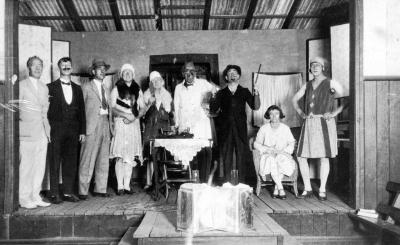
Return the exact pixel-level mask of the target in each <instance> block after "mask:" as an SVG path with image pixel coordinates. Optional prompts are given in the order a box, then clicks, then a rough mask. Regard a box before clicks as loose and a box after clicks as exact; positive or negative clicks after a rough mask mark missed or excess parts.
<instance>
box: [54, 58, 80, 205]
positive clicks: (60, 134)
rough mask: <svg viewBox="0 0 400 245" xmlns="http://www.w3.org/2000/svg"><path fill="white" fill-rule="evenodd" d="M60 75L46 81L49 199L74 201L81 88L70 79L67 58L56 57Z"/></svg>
mask: <svg viewBox="0 0 400 245" xmlns="http://www.w3.org/2000/svg"><path fill="white" fill-rule="evenodd" d="M57 65H58V68H59V70H60V78H59V79H57V80H56V81H54V82H52V83H50V84H48V85H47V86H48V88H49V97H50V106H49V111H48V113H47V116H48V118H49V122H50V126H51V132H50V135H51V144H50V149H49V150H50V151H51V154H50V156H51V160H50V197H49V200H50V202H51V203H54V204H58V203H61V202H62V201H63V200H64V201H68V202H77V201H79V199H78V198H77V197H76V196H75V195H74V188H75V184H76V172H77V168H78V150H79V142H83V141H84V140H85V133H86V121H85V104H84V101H83V94H82V89H81V87H80V86H79V85H77V84H75V83H73V82H72V81H71V73H72V63H71V58H69V57H64V58H61V59H60V60H59V61H58V64H57ZM60 166H62V167H61V169H62V171H61V173H62V176H61V177H62V183H63V196H62V198H61V197H60V193H59V188H58V182H59V178H60V176H59V174H60Z"/></svg>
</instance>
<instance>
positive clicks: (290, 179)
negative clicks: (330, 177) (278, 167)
mask: <svg viewBox="0 0 400 245" xmlns="http://www.w3.org/2000/svg"><path fill="white" fill-rule="evenodd" d="M254 141H255V139H254V138H253V137H252V138H250V140H249V145H250V150H251V152H252V154H253V162H254V168H255V171H256V175H257V187H256V195H257V196H259V195H260V191H261V187H262V186H267V185H274V182H273V180H272V177H271V175H270V174H269V175H267V176H266V181H263V180H262V179H261V176H260V174H259V171H260V159H261V154H260V152H259V151H258V150H256V149H254ZM295 148H296V147H295ZM293 155H294V154H293ZM293 159H294V160H295V163H296V164H295V169H294V171H293V173H292V175H291V176H284V177H283V179H282V184H283V185H289V186H292V187H293V193H294V194H295V195H296V196H298V191H297V177H298V176H299V168H298V166H297V164H298V163H297V159H296V157H295V156H293Z"/></svg>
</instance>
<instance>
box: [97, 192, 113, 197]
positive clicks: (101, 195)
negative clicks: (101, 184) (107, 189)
mask: <svg viewBox="0 0 400 245" xmlns="http://www.w3.org/2000/svg"><path fill="white" fill-rule="evenodd" d="M93 196H95V197H110V196H111V195H110V194H109V193H98V192H93Z"/></svg>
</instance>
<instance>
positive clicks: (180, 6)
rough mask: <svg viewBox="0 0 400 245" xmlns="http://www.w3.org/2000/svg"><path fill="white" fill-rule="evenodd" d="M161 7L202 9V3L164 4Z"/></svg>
mask: <svg viewBox="0 0 400 245" xmlns="http://www.w3.org/2000/svg"><path fill="white" fill-rule="evenodd" d="M160 8H161V9H204V6H203V5H164V6H161V7H160Z"/></svg>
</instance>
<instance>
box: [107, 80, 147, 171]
mask: <svg viewBox="0 0 400 245" xmlns="http://www.w3.org/2000/svg"><path fill="white" fill-rule="evenodd" d="M111 93H112V95H111V97H112V98H115V97H118V95H117V94H118V91H117V88H116V87H115V88H114V89H113V90H112V92H111ZM120 100H121V99H120ZM123 101H124V102H125V103H127V104H130V101H129V100H123ZM142 101H143V93H142V91H140V92H139V98H138V101H137V102H138V106H139V107H140V106H141V105H143V103H142ZM119 109H120V110H124V111H125V112H126V113H130V114H132V112H131V110H130V109H126V108H122V107H121V108H119ZM142 150H143V147H142V135H141V132H140V120H139V119H136V120H135V121H134V122H132V123H129V124H126V123H124V121H123V118H122V117H114V136H113V138H112V141H111V148H110V158H116V157H118V158H122V161H123V162H124V163H127V164H129V165H131V166H132V167H135V166H136V161H134V160H135V157H137V158H138V159H139V160H140V161H142Z"/></svg>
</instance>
